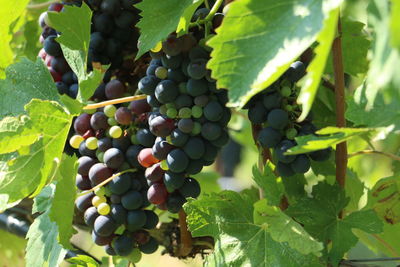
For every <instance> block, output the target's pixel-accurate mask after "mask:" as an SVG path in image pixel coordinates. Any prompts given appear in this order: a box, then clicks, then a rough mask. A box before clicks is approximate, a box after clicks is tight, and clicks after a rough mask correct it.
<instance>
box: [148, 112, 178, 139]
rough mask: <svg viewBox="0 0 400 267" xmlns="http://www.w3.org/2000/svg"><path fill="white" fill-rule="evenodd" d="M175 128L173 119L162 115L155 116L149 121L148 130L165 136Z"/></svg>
mask: <svg viewBox="0 0 400 267" xmlns="http://www.w3.org/2000/svg"><path fill="white" fill-rule="evenodd" d="M174 129H175V121H174V120H172V119H169V118H165V117H163V116H157V117H155V118H154V119H152V120H151V122H150V131H151V132H152V133H153V134H154V135H156V136H160V137H167V136H168V135H170V134H171V132H172V131H173V130H174Z"/></svg>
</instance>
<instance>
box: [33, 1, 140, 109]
mask: <svg viewBox="0 0 400 267" xmlns="http://www.w3.org/2000/svg"><path fill="white" fill-rule="evenodd" d="M85 2H86V3H87V4H88V5H89V6H90V8H91V9H92V10H93V11H94V13H93V17H92V30H91V31H92V33H91V36H90V44H89V53H88V70H89V71H90V70H92V69H93V63H100V64H102V65H110V68H109V69H108V70H107V71H106V73H105V75H104V77H103V81H104V82H103V83H102V84H101V85H100V86H99V88H98V89H97V91H96V94H95V95H94V97H93V99H96V100H98V101H101V100H105V99H110V98H109V97H105V95H104V89H105V87H106V83H108V82H110V80H111V78H112V76H113V74H116V75H117V77H118V79H121V80H123V81H125V82H130V83H132V84H135V83H137V80H138V79H136V77H135V75H132V69H133V68H134V65H133V59H129V58H128V59H125V58H124V57H125V56H127V55H131V54H134V53H135V52H136V51H137V47H136V43H137V39H138V32H137V29H136V28H135V27H133V25H135V24H136V22H137V20H138V18H139V15H138V10H137V9H136V8H134V7H133V5H134V4H136V3H137V2H138V1H137V0H121V1H120V0H95V1H93V0H87V1H85ZM81 4H82V1H68V2H63V3H54V4H51V5H50V6H49V8H48V11H55V12H62V11H63V7H64V5H76V6H80V5H81ZM46 21H47V12H44V13H42V14H41V16H40V18H39V24H40V26H41V27H42V29H43V30H42V34H41V36H40V42H41V43H42V44H43V49H41V50H40V52H39V56H40V57H41V58H42V59H43V60H44V61H45V64H46V65H47V67H48V69H49V71H50V73H51V75H52V77H53V80H54V82H55V83H56V86H57V89H58V92H59V93H60V94H67V95H69V96H70V97H72V98H76V96H77V94H78V88H79V86H78V78H77V76H76V75H75V73H74V72H73V71H72V70H71V68H70V66H69V65H68V63H67V61H66V60H65V58H64V56H63V53H62V50H61V46H60V44H59V43H58V42H57V41H56V38H57V36H58V35H59V33H58V32H57V31H56V30H55V29H53V28H51V27H50V26H48V25H47V24H46ZM113 98H114V97H113ZM113 98H111V99H113Z"/></svg>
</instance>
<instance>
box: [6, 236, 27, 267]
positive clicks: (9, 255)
mask: <svg viewBox="0 0 400 267" xmlns="http://www.w3.org/2000/svg"><path fill="white" fill-rule="evenodd" d="M25 246H26V240H25V239H24V238H21V237H19V236H17V235H15V234H13V233H9V232H7V231H4V230H0V259H1V264H2V265H3V266H25V260H24V256H23V251H24V249H25Z"/></svg>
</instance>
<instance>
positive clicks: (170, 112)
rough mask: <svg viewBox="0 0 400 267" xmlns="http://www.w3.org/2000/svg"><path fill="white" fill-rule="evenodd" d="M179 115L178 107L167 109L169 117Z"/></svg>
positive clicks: (172, 117)
mask: <svg viewBox="0 0 400 267" xmlns="http://www.w3.org/2000/svg"><path fill="white" fill-rule="evenodd" d="M177 115H178V111H177V110H176V108H169V109H167V116H168V118H171V119H174V118H176V116H177Z"/></svg>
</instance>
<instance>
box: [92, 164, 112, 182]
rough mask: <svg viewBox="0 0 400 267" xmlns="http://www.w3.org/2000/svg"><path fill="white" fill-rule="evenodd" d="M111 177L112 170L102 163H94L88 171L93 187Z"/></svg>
mask: <svg viewBox="0 0 400 267" xmlns="http://www.w3.org/2000/svg"><path fill="white" fill-rule="evenodd" d="M111 176H112V170H111V169H110V168H108V167H107V165H105V164H104V163H96V164H94V165H93V166H92V167H91V168H90V170H89V179H90V181H91V183H92V185H93V186H96V185H98V184H100V183H101V182H104V181H105V180H106V179H108V178H110V177H111Z"/></svg>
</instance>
